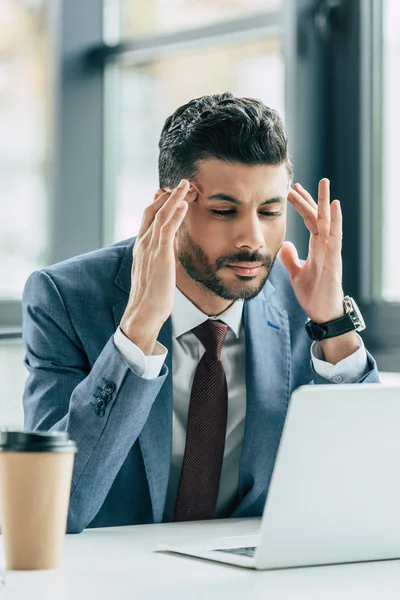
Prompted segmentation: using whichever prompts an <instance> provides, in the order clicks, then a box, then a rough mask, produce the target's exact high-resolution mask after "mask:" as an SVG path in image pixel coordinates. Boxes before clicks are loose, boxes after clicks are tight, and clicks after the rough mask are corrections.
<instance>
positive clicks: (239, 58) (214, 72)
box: [113, 38, 284, 241]
mask: <svg viewBox="0 0 400 600" xmlns="http://www.w3.org/2000/svg"><path fill="white" fill-rule="evenodd" d="M120 86H121V87H120V91H121V97H120V103H121V111H120V115H121V121H120V126H119V130H118V137H117V139H116V142H115V143H116V145H117V148H118V151H119V152H120V162H119V166H118V168H117V172H116V182H115V185H116V188H115V190H116V191H115V200H114V201H115V209H114V210H115V229H114V235H113V238H114V240H115V241H116V240H121V239H126V238H128V237H131V236H132V235H135V234H136V233H137V232H138V229H139V225H140V221H141V217H142V213H143V209H144V208H145V207H146V206H147V205H148V204H150V203H151V202H152V200H153V196H154V193H155V191H156V190H157V187H158V168H157V158H158V139H159V136H160V132H161V129H162V126H163V123H164V121H165V119H166V118H167V117H168V116H169V115H170V114H171V113H172V112H173V111H174V110H175V109H176V108H178V106H181V105H182V104H184V103H185V102H187V101H189V100H190V99H192V98H196V97H198V96H202V95H204V94H214V93H219V92H225V91H228V90H229V91H232V92H234V93H235V94H238V95H241V96H255V97H257V98H260V99H261V100H263V101H264V102H265V103H266V104H268V105H269V106H272V107H273V108H276V109H277V110H279V112H280V113H281V114H282V115H283V114H284V62H283V56H282V44H281V40H280V39H279V38H270V39H265V40H256V41H254V42H250V43H247V44H235V45H227V46H221V47H211V48H208V49H205V50H202V51H199V52H186V53H185V54H184V55H180V56H179V55H178V56H173V57H170V58H165V59H159V60H157V61H154V62H151V63H148V64H145V65H139V66H134V67H130V66H127V67H121V70H120Z"/></svg>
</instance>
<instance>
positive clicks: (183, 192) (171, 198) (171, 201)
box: [138, 179, 196, 238]
mask: <svg viewBox="0 0 400 600" xmlns="http://www.w3.org/2000/svg"><path fill="white" fill-rule="evenodd" d="M180 186H181V187H180ZM188 192H189V182H188V181H187V179H182V181H181V182H180V184H179V185H178V187H176V188H175V189H174V190H173V191H171V190H167V191H165V192H164V193H163V194H161V195H160V196H159V197H158V198H157V200H155V201H154V202H153V203H152V204H150V205H149V206H147V207H146V208H145V210H144V212H143V217H142V222H141V225H140V229H139V233H138V238H141V237H143V236H144V235H145V234H146V233H147V232H149V229H150V227H151V225H152V224H153V222H154V220H155V218H156V217H157V215H159V213H160V212H161V211H162V210H163V212H161V217H160V218H159V221H161V220H164V219H166V218H168V214H169V213H170V211H171V210H175V209H171V206H174V207H175V208H176V206H177V203H178V202H179V201H180V200H181V199H183V198H185V200H186V201H187V202H193V200H194V199H195V196H196V194H195V193H188ZM166 206H168V208H167V209H166V210H164V207H166ZM149 233H150V232H149Z"/></svg>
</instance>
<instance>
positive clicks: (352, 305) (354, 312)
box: [343, 296, 365, 331]
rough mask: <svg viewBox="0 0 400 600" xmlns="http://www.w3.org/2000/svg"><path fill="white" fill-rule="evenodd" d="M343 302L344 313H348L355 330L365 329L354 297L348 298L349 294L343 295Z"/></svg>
mask: <svg viewBox="0 0 400 600" xmlns="http://www.w3.org/2000/svg"><path fill="white" fill-rule="evenodd" d="M343 302H344V305H345V307H346V313H347V314H348V315H349V317H350V318H351V320H352V321H353V323H354V328H355V330H356V331H363V330H364V329H365V322H364V319H363V316H362V314H361V311H360V309H359V308H358V306H357V303H356V301H355V300H354V298H350V296H345V298H344V300H343Z"/></svg>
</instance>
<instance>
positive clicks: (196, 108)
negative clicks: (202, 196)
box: [158, 92, 293, 188]
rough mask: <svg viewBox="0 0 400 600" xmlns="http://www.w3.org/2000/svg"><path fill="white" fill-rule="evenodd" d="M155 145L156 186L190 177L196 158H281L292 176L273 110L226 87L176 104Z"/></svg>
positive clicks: (258, 161)
mask: <svg viewBox="0 0 400 600" xmlns="http://www.w3.org/2000/svg"><path fill="white" fill-rule="evenodd" d="M158 146H159V149H160V155H159V160H158V169H159V179H160V187H161V188H164V187H171V188H172V187H176V186H177V185H178V183H179V181H180V180H181V179H183V178H186V179H190V178H192V177H193V176H194V175H195V174H196V171H197V162H198V161H199V160H202V159H205V158H218V159H220V160H225V161H227V162H232V163H242V164H247V165H280V164H282V163H286V165H287V169H288V173H289V177H290V179H292V177H293V167H292V163H291V162H290V159H289V155H288V149H287V135H286V131H285V127H284V125H283V122H282V119H281V118H280V116H279V114H278V112H277V111H276V110H273V109H272V108H268V106H266V105H265V104H264V103H263V102H261V100H256V99H255V98H236V97H235V96H233V94H231V93H230V92H225V93H224V94H214V95H212V96H202V97H201V98H195V99H194V100H191V101H190V102H188V103H187V104H184V105H183V106H181V107H179V108H178V109H177V110H176V111H175V112H174V113H173V114H172V115H171V116H170V117H168V119H167V120H166V121H165V123H164V127H163V129H162V132H161V136H160V142H159V145H158Z"/></svg>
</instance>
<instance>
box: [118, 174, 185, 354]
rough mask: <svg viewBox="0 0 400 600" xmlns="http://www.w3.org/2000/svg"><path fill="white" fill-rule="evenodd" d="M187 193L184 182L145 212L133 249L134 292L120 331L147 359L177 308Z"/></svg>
mask: <svg viewBox="0 0 400 600" xmlns="http://www.w3.org/2000/svg"><path fill="white" fill-rule="evenodd" d="M188 191H189V182H188V181H187V180H186V179H183V180H182V181H181V182H180V184H179V185H178V187H177V188H175V190H173V192H165V193H164V194H161V195H160V196H159V197H158V198H157V200H155V201H154V202H153V204H151V205H150V206H148V207H147V208H146V209H145V211H144V214H143V219H142V223H141V226H140V230H139V233H138V236H137V240H136V243H135V246H134V248H133V264H132V273H131V291H130V295H129V300H128V304H127V307H126V309H125V312H124V315H123V317H122V319H121V323H120V327H121V330H122V332H123V333H124V335H126V336H127V337H128V338H129V339H130V340H131V341H132V342H133V343H134V344H136V345H137V346H138V347H139V348H140V349H141V350H142V351H143V352H144V354H146V355H147V356H149V355H151V354H152V352H153V349H154V346H155V343H156V341H157V336H158V334H159V332H160V329H161V327H162V325H163V324H164V322H165V321H166V320H167V319H168V317H169V316H170V315H171V312H172V308H173V305H174V299H175V286H176V274H175V253H174V242H175V236H176V232H177V231H178V229H179V227H180V225H181V223H182V221H183V219H184V217H185V215H186V212H187V209H188V201H189V198H187V193H188ZM185 199H186V200H187V201H185Z"/></svg>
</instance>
